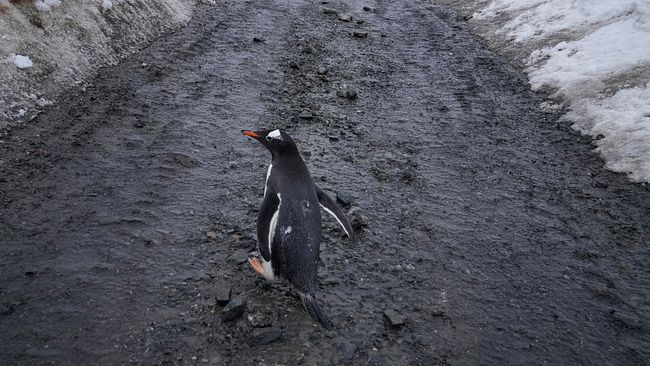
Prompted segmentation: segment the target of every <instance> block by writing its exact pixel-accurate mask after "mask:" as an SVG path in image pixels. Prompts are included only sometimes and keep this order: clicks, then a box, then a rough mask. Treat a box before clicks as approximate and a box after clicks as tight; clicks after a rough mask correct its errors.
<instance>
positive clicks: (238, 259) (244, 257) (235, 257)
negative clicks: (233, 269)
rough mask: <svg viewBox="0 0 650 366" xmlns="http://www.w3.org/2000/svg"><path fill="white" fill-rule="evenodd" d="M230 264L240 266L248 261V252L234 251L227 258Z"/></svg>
mask: <svg viewBox="0 0 650 366" xmlns="http://www.w3.org/2000/svg"><path fill="white" fill-rule="evenodd" d="M228 260H229V261H230V262H231V263H235V264H242V263H245V262H247V261H248V252H247V251H245V250H241V249H240V250H236V251H235V252H234V253H232V254H231V255H230V257H228Z"/></svg>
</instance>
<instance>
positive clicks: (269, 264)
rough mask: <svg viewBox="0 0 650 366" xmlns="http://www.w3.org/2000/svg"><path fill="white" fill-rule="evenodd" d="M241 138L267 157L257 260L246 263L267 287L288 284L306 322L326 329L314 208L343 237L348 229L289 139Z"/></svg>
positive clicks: (258, 134)
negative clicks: (326, 216) (329, 217)
mask: <svg viewBox="0 0 650 366" xmlns="http://www.w3.org/2000/svg"><path fill="white" fill-rule="evenodd" d="M242 134H244V135H245V136H250V137H252V138H254V139H255V140H257V141H259V142H260V143H261V144H262V145H264V147H266V148H267V149H268V150H269V151H270V152H271V163H270V164H269V168H268V170H267V173H266V183H265V186H264V198H263V200H262V207H261V208H260V211H259V214H258V216H257V247H258V251H259V253H260V258H257V257H254V258H250V259H249V263H250V265H251V267H252V268H253V270H255V272H257V273H259V274H260V275H262V276H263V277H264V278H265V279H266V280H267V281H269V282H272V281H274V280H276V279H283V280H286V281H287V282H289V283H290V284H291V285H292V286H293V288H294V289H295V290H296V292H297V293H298V295H300V299H301V300H302V304H303V306H304V307H305V310H307V312H308V313H309V315H310V316H311V317H312V319H314V320H315V321H317V322H318V323H320V324H321V325H322V326H324V327H325V328H327V329H330V328H332V323H331V322H330V321H329V320H328V318H327V317H326V316H325V314H324V313H323V310H322V309H321V307H320V305H319V304H318V302H317V301H316V297H315V291H316V276H317V269H318V257H319V254H320V242H321V230H322V227H321V226H322V224H321V212H320V209H321V208H322V209H323V210H324V211H325V212H327V213H328V214H330V215H332V216H334V218H335V219H336V221H337V222H338V223H339V224H340V225H341V227H342V228H343V231H344V232H345V234H346V235H347V236H348V237H349V238H352V235H353V234H352V226H350V223H349V222H348V219H347V218H346V217H345V214H344V213H343V211H342V210H341V209H340V208H339V207H338V206H337V205H336V203H335V202H334V200H332V199H331V198H330V197H329V196H328V195H327V194H325V193H324V192H323V191H322V190H321V189H320V188H319V187H318V186H317V185H316V184H314V181H313V180H312V178H311V175H310V174H309V170H308V169H307V165H305V162H304V161H303V160H302V157H301V156H300V153H299V152H298V147H297V146H296V144H295V143H294V141H293V139H292V138H291V136H289V135H288V134H287V133H286V132H284V131H282V130H280V129H273V130H260V131H250V130H242Z"/></svg>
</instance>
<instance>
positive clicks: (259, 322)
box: [247, 313, 271, 328]
mask: <svg viewBox="0 0 650 366" xmlns="http://www.w3.org/2000/svg"><path fill="white" fill-rule="evenodd" d="M247 318H248V322H249V323H250V325H251V326H252V327H253V328H265V327H270V326H271V318H269V317H268V316H264V315H263V314H261V313H255V314H249V315H248V317H247Z"/></svg>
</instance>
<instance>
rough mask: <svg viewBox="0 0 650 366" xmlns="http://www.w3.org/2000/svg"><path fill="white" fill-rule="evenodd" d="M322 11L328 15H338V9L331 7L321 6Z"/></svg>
mask: <svg viewBox="0 0 650 366" xmlns="http://www.w3.org/2000/svg"><path fill="white" fill-rule="evenodd" d="M323 13H325V14H328V15H338V13H339V12H338V10H336V9H332V8H323Z"/></svg>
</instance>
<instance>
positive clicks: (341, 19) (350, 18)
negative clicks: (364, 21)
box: [339, 13, 352, 22]
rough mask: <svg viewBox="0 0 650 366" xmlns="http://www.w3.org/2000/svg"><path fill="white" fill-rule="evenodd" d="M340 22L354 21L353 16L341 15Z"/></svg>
mask: <svg viewBox="0 0 650 366" xmlns="http://www.w3.org/2000/svg"><path fill="white" fill-rule="evenodd" d="M339 20H340V21H342V22H349V21H351V20H352V15H350V14H345V13H343V14H339Z"/></svg>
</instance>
